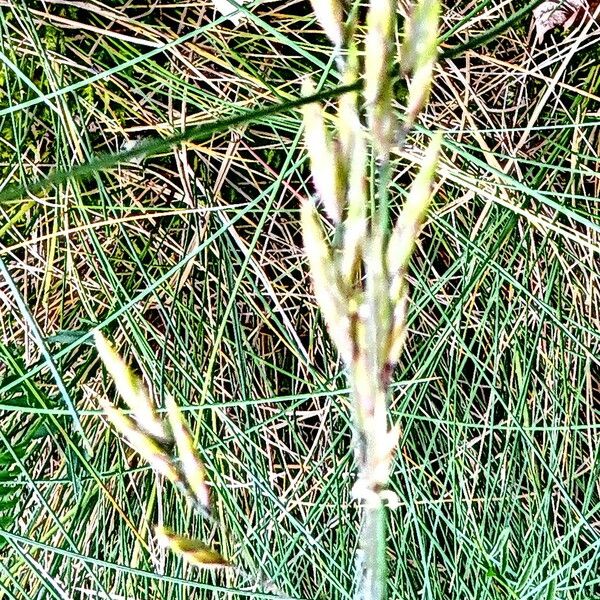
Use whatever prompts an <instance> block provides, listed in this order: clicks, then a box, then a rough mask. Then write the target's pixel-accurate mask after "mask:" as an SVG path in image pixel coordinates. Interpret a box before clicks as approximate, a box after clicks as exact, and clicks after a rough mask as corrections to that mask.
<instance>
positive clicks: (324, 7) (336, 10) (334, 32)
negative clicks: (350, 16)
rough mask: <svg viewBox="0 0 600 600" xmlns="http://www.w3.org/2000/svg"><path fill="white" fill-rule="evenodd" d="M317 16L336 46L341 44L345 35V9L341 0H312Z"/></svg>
mask: <svg viewBox="0 0 600 600" xmlns="http://www.w3.org/2000/svg"><path fill="white" fill-rule="evenodd" d="M310 3H311V5H312V7H313V10H314V12H315V16H316V17H317V21H319V24H320V25H321V27H322V28H323V31H324V32H325V34H326V35H327V37H328V38H329V39H330V40H331V41H332V42H333V44H334V46H338V47H339V46H341V45H342V41H343V37H344V33H343V32H344V22H343V18H344V10H343V6H342V3H341V1H340V0H310Z"/></svg>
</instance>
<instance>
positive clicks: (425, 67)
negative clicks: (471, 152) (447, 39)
mask: <svg viewBox="0 0 600 600" xmlns="http://www.w3.org/2000/svg"><path fill="white" fill-rule="evenodd" d="M439 16H440V1H439V0H420V1H419V2H418V3H417V5H416V6H415V7H414V9H413V12H412V15H411V17H410V19H408V20H407V23H406V27H405V33H404V42H403V45H402V51H401V68H402V72H403V73H404V74H405V75H410V74H412V79H411V81H410V83H409V87H408V103H407V109H406V112H407V125H411V124H412V123H413V122H414V120H415V119H416V117H417V115H418V114H419V113H420V112H421V110H422V109H423V107H424V106H425V104H426V103H427V101H428V99H429V94H430V91H431V83H432V80H433V69H434V66H435V62H436V60H437V47H438V42H437V38H438V33H439V31H438V23H439Z"/></svg>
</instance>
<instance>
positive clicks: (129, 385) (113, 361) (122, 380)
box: [94, 330, 171, 442]
mask: <svg viewBox="0 0 600 600" xmlns="http://www.w3.org/2000/svg"><path fill="white" fill-rule="evenodd" d="M94 340H95V342H96V349H97V350H98V354H99V355H100V358H101V359H102V362H103V363H104V366H105V367H106V370H107V371H108V373H109V374H110V376H111V377H112V379H113V381H114V383H115V387H116V388H117V391H118V392H119V394H120V395H121V397H122V398H123V400H125V402H126V403H127V405H128V406H129V408H131V410H132V411H133V413H134V415H135V418H136V421H137V424H138V426H139V427H140V428H141V429H143V430H144V431H146V432H147V433H149V434H150V435H151V436H153V437H154V438H156V439H157V440H160V441H162V442H167V441H169V440H170V439H171V436H170V435H169V433H168V431H167V430H166V429H165V427H164V426H163V424H162V422H161V421H160V419H159V418H158V415H157V414H156V410H155V408H154V404H153V402H152V400H151V399H150V394H149V393H148V390H147V389H146V387H145V386H144V384H143V383H142V381H141V380H140V379H139V377H137V376H136V375H135V374H134V373H133V371H132V370H131V368H130V367H129V365H128V364H127V363H126V362H125V361H124V360H123V359H122V358H121V357H120V356H119V354H118V353H117V352H116V351H115V349H114V348H113V347H112V345H111V344H110V343H109V342H108V340H107V339H106V338H105V337H104V336H103V335H102V333H101V332H100V331H98V330H96V331H94Z"/></svg>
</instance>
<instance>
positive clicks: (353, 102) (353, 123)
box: [338, 46, 367, 286]
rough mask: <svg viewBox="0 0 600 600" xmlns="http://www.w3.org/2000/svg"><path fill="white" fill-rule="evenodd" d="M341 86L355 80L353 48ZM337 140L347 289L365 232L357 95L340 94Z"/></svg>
mask: <svg viewBox="0 0 600 600" xmlns="http://www.w3.org/2000/svg"><path fill="white" fill-rule="evenodd" d="M346 64H347V67H346V71H345V74H344V82H345V83H350V82H351V81H355V80H356V79H357V78H358V56H357V53H356V46H352V47H351V48H350V52H349V55H348V61H347V63H346ZM338 117H339V118H338V121H339V138H340V145H341V150H342V156H343V159H344V161H345V163H346V164H347V165H348V167H347V185H348V189H347V191H346V204H347V209H346V218H345V220H344V224H343V249H342V253H341V256H340V258H339V260H340V274H341V277H342V280H343V282H344V284H345V285H346V286H351V285H352V284H353V283H354V280H355V278H356V274H357V271H358V267H359V264H360V259H361V254H362V249H363V244H364V240H365V236H366V231H367V177H366V164H367V147H366V140H365V135H364V133H363V130H362V126H361V122H360V117H359V115H358V110H357V94H356V93H354V92H351V93H347V94H343V95H342V96H341V98H340V101H339V109H338Z"/></svg>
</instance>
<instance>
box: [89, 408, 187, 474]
mask: <svg viewBox="0 0 600 600" xmlns="http://www.w3.org/2000/svg"><path fill="white" fill-rule="evenodd" d="M99 402H100V405H101V406H102V408H103V409H104V412H105V413H106V416H107V417H108V420H109V421H110V422H111V423H112V425H113V426H114V428H115V429H116V430H117V431H118V432H119V433H120V434H121V435H122V436H123V437H124V438H125V441H126V442H127V443H128V444H129V445H130V446H131V447H132V448H133V449H134V450H135V451H136V452H137V453H138V454H139V455H140V456H141V457H142V458H145V459H146V460H147V461H148V462H149V463H150V466H151V467H152V468H153V469H154V470H155V471H157V472H158V473H160V474H161V475H164V476H165V477H166V478H167V479H169V480H170V481H172V482H173V483H176V484H180V483H181V476H180V474H179V471H178V469H177V467H176V466H175V465H174V464H173V461H172V460H171V459H170V458H169V456H168V455H167V453H166V452H165V450H164V449H163V448H162V446H161V445H160V444H159V443H158V442H156V440H154V439H153V438H152V437H151V436H149V435H148V434H147V433H145V432H143V431H141V430H140V429H139V428H138V427H137V425H136V424H135V421H134V420H133V419H130V418H129V417H128V416H127V415H125V414H124V413H122V412H121V411H120V410H118V409H117V408H115V407H114V406H113V405H112V404H110V402H108V400H105V399H104V398H99Z"/></svg>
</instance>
